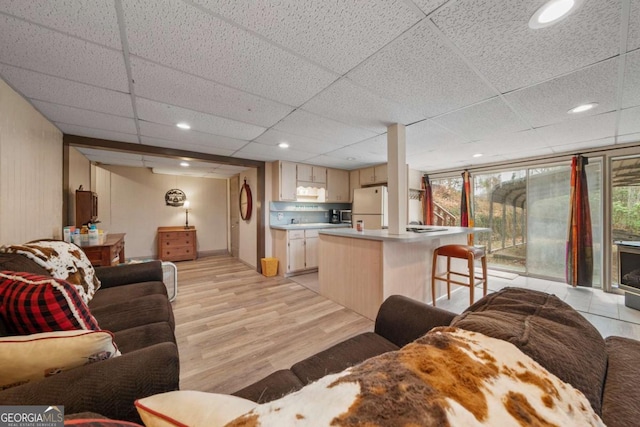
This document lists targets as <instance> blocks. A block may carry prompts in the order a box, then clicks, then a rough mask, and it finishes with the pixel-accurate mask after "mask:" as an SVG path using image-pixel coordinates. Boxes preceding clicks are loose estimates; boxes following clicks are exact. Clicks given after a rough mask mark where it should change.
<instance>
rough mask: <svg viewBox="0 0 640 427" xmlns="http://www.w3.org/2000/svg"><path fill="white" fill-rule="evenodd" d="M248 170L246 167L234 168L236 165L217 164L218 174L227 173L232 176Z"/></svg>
mask: <svg viewBox="0 0 640 427" xmlns="http://www.w3.org/2000/svg"><path fill="white" fill-rule="evenodd" d="M245 170H247V167H246V166H234V165H225V164H216V172H222V171H224V172H225V173H227V172H228V173H231V174H236V173H240V172H242V171H245Z"/></svg>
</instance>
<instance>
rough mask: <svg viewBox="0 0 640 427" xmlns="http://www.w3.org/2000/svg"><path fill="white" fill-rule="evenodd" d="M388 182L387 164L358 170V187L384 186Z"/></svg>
mask: <svg viewBox="0 0 640 427" xmlns="http://www.w3.org/2000/svg"><path fill="white" fill-rule="evenodd" d="M388 180H389V173H388V171H387V164H386V163H384V164H381V165H377V166H371V167H368V168H363V169H360V186H361V187H362V186H365V185H372V184H385V183H386V182H387V181H388Z"/></svg>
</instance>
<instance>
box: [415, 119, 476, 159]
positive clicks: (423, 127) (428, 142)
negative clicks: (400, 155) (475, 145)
mask: <svg viewBox="0 0 640 427" xmlns="http://www.w3.org/2000/svg"><path fill="white" fill-rule="evenodd" d="M406 139H407V145H406V148H407V155H412V154H415V153H419V152H422V151H428V150H433V149H435V148H437V147H439V146H442V145H449V144H460V143H463V142H469V140H468V139H465V138H463V137H462V136H460V135H456V134H455V133H453V132H450V131H449V130H447V129H445V128H443V127H442V126H440V125H439V124H437V123H435V122H434V121H433V120H424V121H422V122H419V123H415V124H413V125H411V126H407V133H406Z"/></svg>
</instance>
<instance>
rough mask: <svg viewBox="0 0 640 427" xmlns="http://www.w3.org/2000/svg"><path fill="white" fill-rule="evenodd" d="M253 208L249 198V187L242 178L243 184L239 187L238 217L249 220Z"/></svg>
mask: <svg viewBox="0 0 640 427" xmlns="http://www.w3.org/2000/svg"><path fill="white" fill-rule="evenodd" d="M252 210H253V200H252V198H251V188H250V187H249V184H247V179H246V178H245V179H244V184H242V187H241V188H240V217H241V218H242V219H243V220H245V221H249V220H250V219H251V211H252Z"/></svg>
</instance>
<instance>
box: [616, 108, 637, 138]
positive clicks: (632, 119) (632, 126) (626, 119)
mask: <svg viewBox="0 0 640 427" xmlns="http://www.w3.org/2000/svg"><path fill="white" fill-rule="evenodd" d="M636 132H640V107H635V108H627V109H626V110H622V111H621V112H620V126H619V128H618V133H620V134H621V135H625V134H629V133H636Z"/></svg>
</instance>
